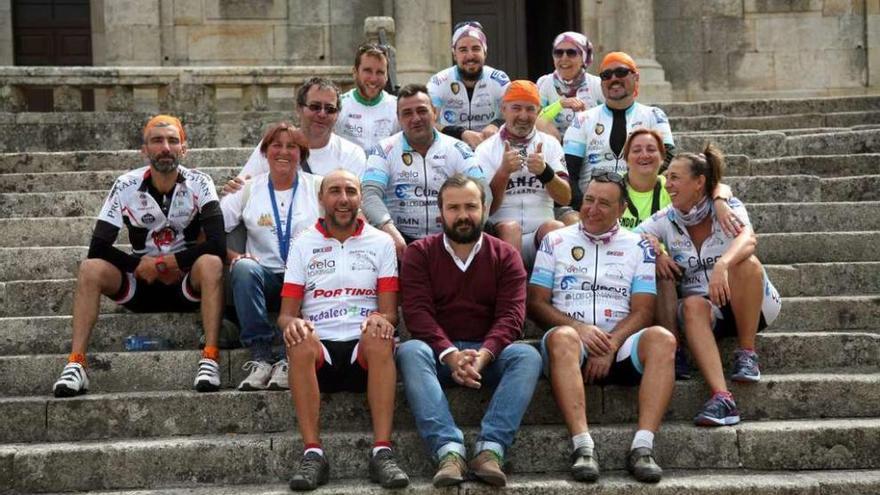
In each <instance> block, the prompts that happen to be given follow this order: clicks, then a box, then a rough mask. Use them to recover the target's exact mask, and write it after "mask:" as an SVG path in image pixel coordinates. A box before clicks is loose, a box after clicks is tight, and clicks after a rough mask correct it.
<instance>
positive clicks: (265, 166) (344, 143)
mask: <svg viewBox="0 0 880 495" xmlns="http://www.w3.org/2000/svg"><path fill="white" fill-rule="evenodd" d="M261 144H262V141H260V143H258V144H257V147H256V148H254V151H253V153H251V156H250V157H248V160H247V162H246V163H245V164H244V168H242V169H241V172H240V173H239V174H238V175H239V176H245V175H250V176H251V177H256V176H257V175H260V174H263V173H266V172H268V171H269V160H267V159H266V157H265V156H263V154H262V153H260V145H261ZM306 161H307V162H308V167H309V170H310V171H311V172H310V173H312V174H315V175H322V176H323V175H327V174H329V173H330V172H332V171H334V170H337V169H340V168H341V169H345V170H348V171H349V172H351V173H353V174H354V175H356V176H358V177H360V176H361V174H362V173H363V172H364V164H365V163H366V154H365V153H364V150H363V149H362V148H361V147H360V146H358V145H356V144H354V143H352V142H351V141H349V140H347V139H343V138H341V137H339V136H337V135H336V134H331V135H330V141H328V142H327V145H326V146H324V147H323V148H310V149H309V158H308V159H307V160H306Z"/></svg>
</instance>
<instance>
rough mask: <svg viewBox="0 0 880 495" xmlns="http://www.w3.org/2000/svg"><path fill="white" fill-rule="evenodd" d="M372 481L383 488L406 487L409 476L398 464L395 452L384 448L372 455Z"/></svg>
mask: <svg viewBox="0 0 880 495" xmlns="http://www.w3.org/2000/svg"><path fill="white" fill-rule="evenodd" d="M370 481H372V482H373V483H379V484H380V485H382V488H404V487H406V486H407V485H409V476H407V475H406V473H405V472H404V471H403V469H400V466H398V465H397V459H395V458H394V452H392V451H391V449H382V450H380V451H379V452H376V455H371V456H370Z"/></svg>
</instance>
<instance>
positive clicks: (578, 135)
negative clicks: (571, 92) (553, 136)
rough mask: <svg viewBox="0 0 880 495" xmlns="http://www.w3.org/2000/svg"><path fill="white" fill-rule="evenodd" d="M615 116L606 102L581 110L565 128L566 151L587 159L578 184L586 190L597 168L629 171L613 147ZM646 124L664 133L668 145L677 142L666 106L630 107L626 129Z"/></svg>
mask: <svg viewBox="0 0 880 495" xmlns="http://www.w3.org/2000/svg"><path fill="white" fill-rule="evenodd" d="M613 123H614V116H613V115H612V113H611V110H610V109H609V108H608V107H607V106H605V105H604V104H603V105H599V106H598V107H594V108H591V109H590V110H587V111H586V112H580V113H578V114H577V116H576V117H575V119H574V121H573V122H572V123H571V126H570V127H569V128H568V130H567V131H565V137H564V138H563V140H562V148H563V149H564V150H565V154H566V155H574V156H577V157H580V158H582V159H583V165H582V166H581V173H580V178H579V180H578V186H579V187H580V190H581V191H584V190H586V187H587V184H588V183H589V182H590V174H591V173H592V171H593V170H594V169H599V170H611V171H614V172H617V173H619V174H623V173H625V172H626V158H625V157H622V156H621V157H618V156H617V155H615V154H614V152H613V151H611V126H612V124H613ZM640 127H645V128H647V129H654V130H656V131H657V132H659V133H660V135H661V136H663V143H664V144H665V145H667V146H669V145H673V146H674V145H675V141H673V139H672V129H671V128H670V127H669V119H668V118H667V117H666V114H665V113H664V112H663V110H660V109H659V108H657V107H649V106H647V105H642V104H641V103H638V102H635V103H633V104H632V106H631V107H629V108H628V109H627V110H626V133H627V135H629V134H630V133H632V131H634V130H636V129H638V128H640Z"/></svg>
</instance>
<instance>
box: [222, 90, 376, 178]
mask: <svg viewBox="0 0 880 495" xmlns="http://www.w3.org/2000/svg"><path fill="white" fill-rule="evenodd" d="M296 114H297V116H298V117H299V123H300V130H301V131H302V132H303V134H305V136H306V139H307V140H308V142H309V157H308V161H303V162H302V163H301V164H300V168H301V169H302V170H303V171H305V172H308V173H311V174H315V175H327V174H328V173H330V172H332V171H333V170H336V169H339V168H341V169H344V170H348V171H349V172H351V173H353V174H354V175H356V176H358V177H360V175H361V174H362V173H363V171H364V165H365V164H366V155H365V153H364V150H363V149H362V148H361V147H360V146H358V145H356V144H354V143H352V142H351V141H349V140H347V139H343V138H341V137H339V135H337V134H335V133H334V132H333V127H334V126H335V125H336V118H337V116H338V114H339V88H337V87H336V85H335V84H333V82H332V81H330V80H329V79H325V78H323V77H313V78H311V79H309V80H308V81H306V82H305V84H303V85H302V86H300V88H299V89H298V90H297V92H296ZM261 144H262V143H257V147H256V148H254V152H253V153H251V156H250V157H249V158H248V161H247V163H245V165H244V168H242V169H241V172H240V173H239V174H238V177H235V178H233V179H230V180H229V182H227V183H226V185H225V186H224V187H223V193H224V194H229V193H231V192H235V191H237V190H239V189H241V187H242V186H243V185H244V182H245V181H246V180H247V179H249V178H251V177H255V176H257V175H259V174H262V173H265V172H268V171H269V162H268V161H267V160H266V157H265V156H263V154H262V153H261V152H260V145H261Z"/></svg>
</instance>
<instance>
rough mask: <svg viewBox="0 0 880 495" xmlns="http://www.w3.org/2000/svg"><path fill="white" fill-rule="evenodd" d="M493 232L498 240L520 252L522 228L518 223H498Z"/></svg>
mask: <svg viewBox="0 0 880 495" xmlns="http://www.w3.org/2000/svg"><path fill="white" fill-rule="evenodd" d="M495 231H496V232H497V233H498V238H499V239H501V240H502V241H505V242H507V243H508V244H510V245H511V246H513V247H514V248H516V250H517V251H518V252H522V227H521V226H520V224H519V222H512V221H509V222H498V223H496V224H495Z"/></svg>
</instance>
